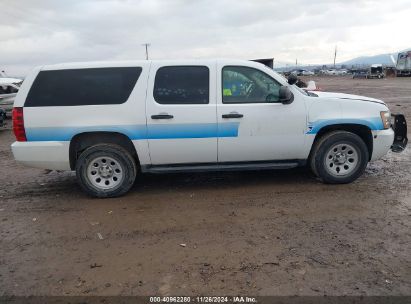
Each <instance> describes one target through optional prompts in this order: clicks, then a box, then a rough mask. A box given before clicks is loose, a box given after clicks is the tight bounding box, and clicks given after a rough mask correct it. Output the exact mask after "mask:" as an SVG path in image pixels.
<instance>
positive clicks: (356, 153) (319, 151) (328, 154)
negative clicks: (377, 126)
mask: <svg viewBox="0 0 411 304" xmlns="http://www.w3.org/2000/svg"><path fill="white" fill-rule="evenodd" d="M368 160H369V153H368V148H367V146H366V144H365V143H364V141H363V140H362V139H361V137H359V136H358V135H356V134H354V133H351V132H347V131H333V132H330V133H328V134H325V135H324V136H323V137H321V138H320V139H319V140H318V142H317V143H316V144H315V146H314V147H313V151H312V155H311V159H310V165H311V169H312V171H313V173H314V174H315V175H317V176H318V177H320V179H321V180H322V181H323V182H324V183H327V184H346V183H351V182H353V181H354V180H356V179H357V178H358V177H360V176H361V175H362V174H363V173H364V170H365V168H366V167H367V163H368Z"/></svg>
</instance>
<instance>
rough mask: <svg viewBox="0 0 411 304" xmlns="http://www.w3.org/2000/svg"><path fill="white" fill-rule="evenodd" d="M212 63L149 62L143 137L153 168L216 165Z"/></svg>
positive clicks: (213, 74) (213, 72)
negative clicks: (145, 124) (165, 165)
mask: <svg viewBox="0 0 411 304" xmlns="http://www.w3.org/2000/svg"><path fill="white" fill-rule="evenodd" d="M215 69H216V63H215V61H214V62H207V63H203V62H202V63H199V64H193V63H192V62H191V63H187V64H185V63H182V64H181V63H179V64H176V63H170V64H167V63H165V62H161V63H156V62H153V64H152V66H151V71H150V77H149V83H148V87H147V99H146V102H147V105H146V115H147V137H148V144H149V149H150V158H151V163H152V164H153V165H162V164H191V163H215V162H217V117H216V103H215V91H216V88H215V87H216V81H215V74H216V73H215Z"/></svg>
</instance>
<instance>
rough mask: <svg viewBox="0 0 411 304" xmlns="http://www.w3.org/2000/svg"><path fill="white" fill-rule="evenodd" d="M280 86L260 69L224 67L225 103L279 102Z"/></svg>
mask: <svg viewBox="0 0 411 304" xmlns="http://www.w3.org/2000/svg"><path fill="white" fill-rule="evenodd" d="M280 87H281V84H279V83H278V82H277V81H275V80H274V79H273V78H271V77H270V76H269V75H267V74H266V73H264V72H262V71H260V70H257V69H254V68H249V67H243V66H227V67H224V68H223V92H222V93H223V103H265V102H271V103H272V102H279V99H280V98H279V91H280Z"/></svg>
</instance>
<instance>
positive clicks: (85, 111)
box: [12, 60, 407, 197]
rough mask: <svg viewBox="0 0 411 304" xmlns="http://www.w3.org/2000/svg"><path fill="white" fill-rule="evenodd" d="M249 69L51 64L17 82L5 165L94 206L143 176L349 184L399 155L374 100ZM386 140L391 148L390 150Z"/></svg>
mask: <svg viewBox="0 0 411 304" xmlns="http://www.w3.org/2000/svg"><path fill="white" fill-rule="evenodd" d="M295 81H296V79H295V76H291V77H290V79H289V80H288V81H287V80H286V79H285V78H283V77H282V76H280V75H279V74H277V73H276V72H274V71H273V70H272V69H269V68H268V67H266V66H264V65H262V64H260V63H255V62H252V61H239V60H201V61H133V62H104V63H101V62H97V63H72V64H59V65H50V66H43V67H39V68H36V69H35V70H34V71H32V72H31V73H30V74H29V75H28V76H27V78H26V79H25V80H24V82H23V85H22V86H21V88H20V90H19V93H18V95H17V97H16V100H15V108H14V110H13V124H14V132H15V135H16V138H17V141H16V142H15V143H13V144H12V150H13V154H14V157H15V159H16V160H17V161H19V162H21V163H23V164H26V165H28V166H33V167H39V168H47V169H56V170H76V172H77V177H78V181H79V183H80V185H81V187H82V188H83V189H84V190H85V191H86V192H87V193H89V194H91V195H93V196H97V197H113V196H119V195H122V194H124V193H126V192H127V191H128V190H129V189H130V188H131V187H132V185H133V183H134V180H135V177H136V174H138V173H140V172H142V173H144V172H155V173H159V172H171V171H198V170H201V171H204V170H233V169H239V170H245V169H284V168H293V167H296V166H301V165H305V164H307V163H308V164H309V165H310V166H311V168H312V170H313V172H314V173H315V174H316V175H317V176H319V177H320V178H321V179H322V180H323V181H324V182H326V183H348V182H351V181H353V180H355V179H356V178H358V177H359V176H360V175H361V174H362V173H363V172H364V169H365V167H366V166H367V163H368V162H369V161H370V160H375V159H377V158H379V157H381V156H383V155H384V154H386V153H387V151H388V150H389V149H390V147H392V148H393V150H395V151H401V150H403V149H404V148H405V145H406V144H407V130H406V122H405V119H404V116H402V115H397V116H395V120H396V124H395V127H393V128H394V129H395V133H396V136H395V137H394V130H393V128H392V127H391V126H392V124H391V116H390V112H389V110H388V108H387V106H386V104H385V103H384V102H382V101H380V100H377V99H373V98H367V97H361V96H354V95H347V94H337V93H325V92H316V93H313V92H308V91H305V90H302V89H300V88H298V87H297V86H296V85H294V83H295ZM394 138H395V142H394Z"/></svg>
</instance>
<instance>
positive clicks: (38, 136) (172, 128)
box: [26, 122, 240, 141]
mask: <svg viewBox="0 0 411 304" xmlns="http://www.w3.org/2000/svg"><path fill="white" fill-rule="evenodd" d="M239 124H240V123H239V122H228V123H221V124H216V123H201V124H152V125H148V126H145V125H120V126H98V127H57V128H26V137H27V140H28V141H70V140H71V139H72V138H73V137H74V136H75V135H76V134H80V133H84V132H99V131H101V132H118V133H122V134H124V135H126V136H128V137H129V138H130V139H131V140H140V139H178V138H210V137H237V136H238V127H239Z"/></svg>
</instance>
